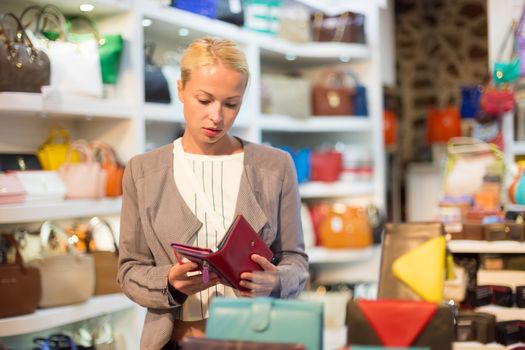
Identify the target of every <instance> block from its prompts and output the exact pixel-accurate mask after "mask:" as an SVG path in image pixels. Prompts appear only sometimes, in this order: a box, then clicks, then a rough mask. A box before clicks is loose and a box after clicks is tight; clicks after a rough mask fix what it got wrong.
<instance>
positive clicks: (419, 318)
mask: <svg viewBox="0 0 525 350" xmlns="http://www.w3.org/2000/svg"><path fill="white" fill-rule="evenodd" d="M346 314H347V324H348V331H347V332H348V333H347V334H348V335H347V339H348V344H350V345H353V344H358V345H381V346H386V347H403V348H405V347H413V346H414V347H427V348H430V349H432V350H451V349H452V342H453V341H454V317H453V315H452V310H451V309H450V308H449V307H448V306H446V305H439V304H436V303H430V302H425V301H411V300H358V301H355V300H350V301H349V302H348V309H347V313H346Z"/></svg>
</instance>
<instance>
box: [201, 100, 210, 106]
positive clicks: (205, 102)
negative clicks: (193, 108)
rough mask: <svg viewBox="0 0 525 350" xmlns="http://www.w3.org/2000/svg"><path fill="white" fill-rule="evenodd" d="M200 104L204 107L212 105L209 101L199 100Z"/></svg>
mask: <svg viewBox="0 0 525 350" xmlns="http://www.w3.org/2000/svg"><path fill="white" fill-rule="evenodd" d="M199 102H200V103H201V104H203V105H207V104H208V103H210V101H209V100H199Z"/></svg>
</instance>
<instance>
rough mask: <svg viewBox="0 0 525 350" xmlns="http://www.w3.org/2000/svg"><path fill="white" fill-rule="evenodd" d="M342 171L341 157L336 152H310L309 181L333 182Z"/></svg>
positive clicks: (340, 154)
mask: <svg viewBox="0 0 525 350" xmlns="http://www.w3.org/2000/svg"><path fill="white" fill-rule="evenodd" d="M342 170H343V155H342V153H340V152H337V151H326V152H312V153H311V156H310V180H312V181H323V182H335V181H337V180H339V176H340V175H341V171H342Z"/></svg>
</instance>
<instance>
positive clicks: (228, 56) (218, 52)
mask: <svg viewBox="0 0 525 350" xmlns="http://www.w3.org/2000/svg"><path fill="white" fill-rule="evenodd" d="M216 64H222V65H224V66H225V67H228V68H231V69H233V70H235V71H237V72H239V73H242V74H243V75H244V76H245V77H246V82H248V79H249V78H250V71H249V69H248V63H246V56H245V55H244V53H243V52H242V51H241V50H240V49H239V48H238V47H237V45H236V44H235V43H234V42H233V41H231V40H228V39H219V38H210V37H206V38H201V39H196V40H194V41H193V42H192V43H191V44H190V45H189V46H188V47H187V48H186V50H185V51H184V53H183V54H182V58H181V62H180V71H181V81H182V87H183V88H184V87H185V86H186V83H187V82H188V81H189V80H190V78H191V72H192V71H193V70H195V69H198V68H200V67H202V66H206V65H216Z"/></svg>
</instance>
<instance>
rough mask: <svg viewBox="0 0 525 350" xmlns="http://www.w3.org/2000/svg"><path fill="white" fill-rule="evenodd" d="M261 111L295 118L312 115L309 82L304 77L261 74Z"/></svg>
mask: <svg viewBox="0 0 525 350" xmlns="http://www.w3.org/2000/svg"><path fill="white" fill-rule="evenodd" d="M261 82H262V90H263V95H265V97H266V99H265V100H264V99H263V101H262V110H263V113H269V114H282V115H286V116H290V117H295V118H308V117H310V116H311V115H312V102H311V84H310V81H308V80H307V79H304V78H294V77H289V76H286V75H279V74H263V75H262V79H261Z"/></svg>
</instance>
